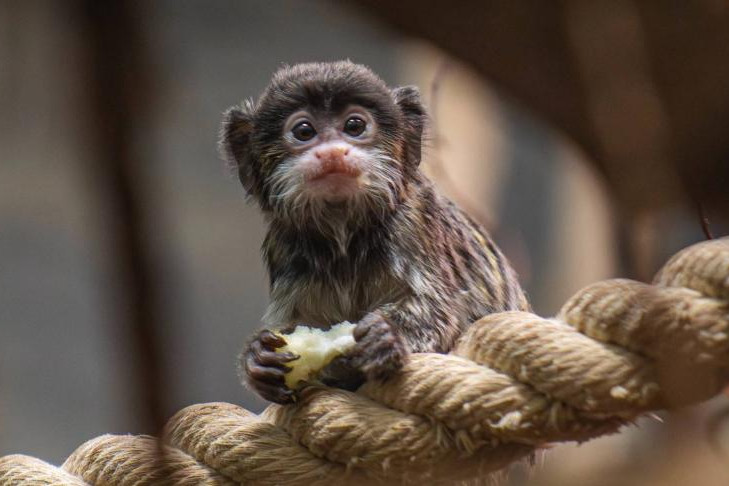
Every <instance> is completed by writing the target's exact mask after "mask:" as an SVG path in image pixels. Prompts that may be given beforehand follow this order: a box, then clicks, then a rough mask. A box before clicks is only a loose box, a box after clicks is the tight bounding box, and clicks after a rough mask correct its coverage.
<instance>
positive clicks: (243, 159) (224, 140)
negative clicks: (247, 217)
mask: <svg viewBox="0 0 729 486" xmlns="http://www.w3.org/2000/svg"><path fill="white" fill-rule="evenodd" d="M252 113H253V112H252V110H251V109H250V104H244V105H243V107H237V106H234V107H232V108H229V109H228V111H226V112H225V114H224V115H223V123H222V126H221V128H220V141H219V142H218V150H219V151H220V154H221V155H222V157H223V158H224V159H225V160H226V161H227V162H228V164H229V165H230V167H231V169H234V170H236V171H237V172H238V179H240V182H241V184H243V188H244V189H245V190H246V192H247V193H248V194H249V195H250V194H252V191H253V187H254V168H253V161H252V160H251V148H250V138H251V133H252V132H253V116H252Z"/></svg>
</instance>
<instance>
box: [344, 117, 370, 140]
mask: <svg viewBox="0 0 729 486" xmlns="http://www.w3.org/2000/svg"><path fill="white" fill-rule="evenodd" d="M366 128H367V122H366V121H364V120H363V119H361V118H360V117H358V116H353V117H351V118H349V119H348V120H347V121H346V122H344V133H346V134H347V135H349V136H350V137H359V136H360V135H362V134H363V133H364V131H365V129H366Z"/></svg>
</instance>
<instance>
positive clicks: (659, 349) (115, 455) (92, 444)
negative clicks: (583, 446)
mask: <svg viewBox="0 0 729 486" xmlns="http://www.w3.org/2000/svg"><path fill="white" fill-rule="evenodd" d="M727 382H729V240H727V239H722V240H713V241H709V242H705V243H701V244H697V245H694V246H692V247H689V248H687V249H686V250H684V251H682V252H681V253H679V254H678V255H676V256H675V257H674V258H673V259H671V260H670V261H669V262H668V263H667V264H666V266H665V267H664V268H663V269H662V270H661V272H660V273H659V274H658V276H657V277H656V279H655V282H654V284H653V285H647V284H641V283H638V282H632V281H629V280H609V281H605V282H600V283H597V284H594V285H591V286H589V287H587V288H585V289H583V290H581V291H580V292H578V293H577V294H576V295H575V296H574V297H572V298H571V299H570V300H569V301H568V302H567V303H566V304H565V305H564V306H563V308H562V309H561V311H560V312H559V314H558V315H557V317H556V318H554V319H543V318H540V317H538V316H535V315H533V314H529V313H525V312H504V313H499V314H492V315H489V316H486V317H484V318H483V319H481V320H479V321H478V322H476V323H475V324H474V325H473V326H471V327H470V328H469V330H468V331H467V332H466V333H465V334H464V335H463V336H462V337H461V339H460V341H459V342H458V343H457V346H456V348H455V349H454V351H453V352H452V353H451V354H450V355H440V354H415V355H412V356H411V357H410V359H409V361H408V362H407V364H406V365H405V367H404V369H403V370H402V372H401V373H399V374H398V376H396V377H394V378H393V379H391V380H389V381H388V382H386V383H384V384H376V383H368V384H365V385H364V386H363V387H362V388H361V389H360V390H359V391H358V392H357V393H350V392H346V391H343V390H336V389H329V388H324V387H318V386H311V387H308V388H306V389H304V390H303V392H302V395H301V399H300V400H299V402H298V403H297V404H295V405H290V406H285V407H281V406H276V405H274V406H270V407H269V408H268V409H267V410H265V411H264V412H263V414H261V415H260V416H259V415H255V414H252V413H250V412H248V411H246V410H245V409H242V408H240V407H237V406H235V405H230V404H224V403H213V404H204V405H195V406H192V407H188V408H186V409H184V410H182V411H180V412H179V413H178V414H176V415H175V416H174V417H173V418H172V419H171V420H170V421H169V423H168V424H167V427H166V429H165V431H164V433H163V435H162V437H161V439H160V440H156V439H153V438H151V437H144V436H142V437H133V436H108V435H107V436H102V437H99V438H97V439H93V440H91V441H89V442H87V443H86V444H84V445H82V446H81V447H80V448H79V449H77V450H76V451H75V452H74V453H73V454H72V455H71V457H69V458H68V460H67V461H66V462H65V463H64V464H63V466H61V468H55V467H53V466H51V465H49V464H46V463H44V462H42V461H39V460H37V459H33V458H29V457H27V456H20V455H13V456H6V457H4V458H0V485H3V486H4V485H9V484H13V485H14V484H29V485H61V484H63V485H81V484H88V485H105V486H107V485H114V486H127V485H134V486H142V485H158V484H177V485H229V484H255V485H273V484H279V485H294V484H340V483H341V482H343V481H347V482H348V483H349V484H367V483H369V482H371V481H372V480H373V479H377V480H378V481H381V482H385V483H387V482H391V483H396V484H400V483H403V482H406V483H407V482H410V481H411V482H422V481H427V482H429V483H432V484H437V483H438V482H439V481H443V482H449V481H453V480H457V479H469V478H475V477H479V476H482V475H484V474H486V473H488V472H492V471H495V470H498V469H500V468H503V467H504V466H506V465H507V464H509V463H511V462H513V461H515V460H518V459H520V458H523V457H525V456H528V455H529V454H530V453H531V452H532V451H533V450H534V449H535V448H537V447H539V446H540V445H542V444H545V443H547V442H554V441H570V440H576V441H584V440H588V439H590V438H593V437H597V436H600V435H603V434H607V433H612V432H615V431H617V430H618V429H619V428H620V427H621V426H622V425H624V424H626V423H629V422H631V421H633V420H634V419H635V418H636V417H638V416H639V415H641V414H643V413H645V412H647V411H650V410H658V409H666V408H668V409H670V408H673V407H676V406H679V405H686V404H691V403H697V402H700V401H703V400H705V399H708V398H710V397H712V396H713V395H715V394H716V393H717V392H719V391H720V390H721V388H722V387H724V386H726V384H727Z"/></svg>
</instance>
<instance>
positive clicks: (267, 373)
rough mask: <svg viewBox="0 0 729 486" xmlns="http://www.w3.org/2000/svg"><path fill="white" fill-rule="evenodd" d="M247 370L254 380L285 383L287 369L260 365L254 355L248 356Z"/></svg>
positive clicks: (278, 383) (277, 383)
mask: <svg viewBox="0 0 729 486" xmlns="http://www.w3.org/2000/svg"><path fill="white" fill-rule="evenodd" d="M246 372H247V373H248V377H249V378H250V379H251V380H253V381H260V382H263V383H272V384H276V385H283V383H284V380H285V377H284V375H285V373H286V372H285V371H283V370H280V369H279V368H272V367H266V366H260V365H259V363H258V362H257V361H256V360H255V358H254V357H253V356H248V358H246Z"/></svg>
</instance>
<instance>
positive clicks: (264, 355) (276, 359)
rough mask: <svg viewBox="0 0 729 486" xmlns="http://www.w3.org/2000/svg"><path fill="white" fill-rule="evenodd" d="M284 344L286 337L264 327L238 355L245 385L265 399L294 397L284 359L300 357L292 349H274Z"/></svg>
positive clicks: (283, 400)
mask: <svg viewBox="0 0 729 486" xmlns="http://www.w3.org/2000/svg"><path fill="white" fill-rule="evenodd" d="M285 345H286V340H285V339H283V338H282V337H281V336H277V335H276V334H274V333H272V332H271V331H269V330H268V329H264V330H262V331H261V332H260V334H258V336H257V337H256V338H255V339H254V340H253V341H251V343H250V344H249V345H248V349H247V350H246V351H245V352H244V353H243V355H242V356H241V361H242V365H243V369H244V370H245V372H246V377H245V378H246V381H247V382H248V385H249V386H250V387H251V388H253V389H254V390H255V391H256V393H258V394H259V395H261V396H262V397H263V398H265V399H266V400H268V401H271V402H276V403H280V404H286V403H292V402H293V401H294V392H293V391H292V390H290V389H289V388H288V387H287V386H286V383H285V382H284V375H285V374H286V373H288V372H289V371H291V368H289V367H288V366H286V363H288V362H290V361H293V360H295V359H298V358H299V356H298V355H296V354H294V353H277V352H276V351H275V349H276V348H280V347H281V346H285Z"/></svg>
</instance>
